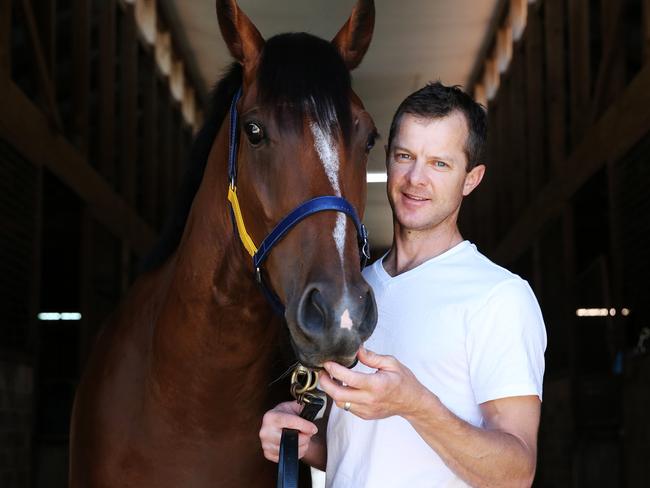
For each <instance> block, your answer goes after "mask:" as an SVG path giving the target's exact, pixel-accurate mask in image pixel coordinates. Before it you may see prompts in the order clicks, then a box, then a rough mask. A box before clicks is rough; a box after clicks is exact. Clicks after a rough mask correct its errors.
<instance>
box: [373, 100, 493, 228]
mask: <svg viewBox="0 0 650 488" xmlns="http://www.w3.org/2000/svg"><path fill="white" fill-rule="evenodd" d="M467 135H468V129H467V122H466V121H465V117H464V116H463V115H462V114H461V113H460V112H452V113H451V114H450V115H448V116H446V117H443V118H438V119H423V118H419V117H416V116H414V115H411V114H404V115H403V116H402V119H401V123H400V125H399V129H398V131H397V133H396V135H395V137H394V139H393V141H392V145H391V147H390V148H388V150H387V155H386V156H387V159H386V164H387V171H388V185H387V190H388V199H389V201H390V204H391V207H392V208H393V214H394V216H395V218H396V220H397V222H398V224H399V226H400V227H401V229H402V230H413V231H425V230H430V229H434V228H436V227H438V226H440V225H441V224H442V225H443V226H444V225H452V226H455V224H456V218H457V216H458V211H459V209H460V204H461V201H462V199H463V196H466V195H469V193H470V192H471V191H472V190H473V189H474V188H475V187H476V185H478V183H479V182H480V180H481V177H482V176H483V171H484V169H485V167H484V166H477V167H476V168H474V169H473V170H472V171H470V172H469V173H468V172H467V170H466V168H467V157H466V155H465V151H464V146H465V141H466V140H467Z"/></svg>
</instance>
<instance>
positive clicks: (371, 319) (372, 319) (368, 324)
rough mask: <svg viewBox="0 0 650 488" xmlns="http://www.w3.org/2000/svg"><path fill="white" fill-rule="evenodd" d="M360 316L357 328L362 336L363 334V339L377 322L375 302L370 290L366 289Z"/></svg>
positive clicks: (373, 328)
mask: <svg viewBox="0 0 650 488" xmlns="http://www.w3.org/2000/svg"><path fill="white" fill-rule="evenodd" d="M362 317H363V318H362V319H361V324H360V326H359V329H360V332H361V334H362V336H364V337H363V340H365V339H367V338H368V337H369V336H370V334H371V333H372V331H373V330H375V325H376V324H377V304H376V303H375V297H374V295H373V294H372V292H371V291H370V290H368V293H367V294H366V300H365V307H364V310H363V316H362Z"/></svg>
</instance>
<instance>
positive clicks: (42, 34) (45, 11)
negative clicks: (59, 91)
mask: <svg viewBox="0 0 650 488" xmlns="http://www.w3.org/2000/svg"><path fill="white" fill-rule="evenodd" d="M32 1H33V0H30V4H31V5H32V6H33V3H32ZM36 7H37V8H36V9H35V10H32V11H33V15H34V20H35V21H36V26H37V28H38V33H39V38H40V40H41V43H42V44H41V48H42V49H43V56H44V57H45V65H46V66H47V70H48V72H49V73H50V79H51V80H56V74H55V68H56V63H55V59H54V58H55V56H56V31H55V28H54V22H55V16H56V5H55V0H37V5H36Z"/></svg>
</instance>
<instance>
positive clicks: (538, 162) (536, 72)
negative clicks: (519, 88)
mask: <svg viewBox="0 0 650 488" xmlns="http://www.w3.org/2000/svg"><path fill="white" fill-rule="evenodd" d="M525 36H526V38H525V43H526V116H527V119H528V121H527V123H526V129H527V131H526V141H527V163H528V179H529V181H528V186H529V188H530V194H531V196H532V197H533V198H534V196H535V195H536V194H537V192H538V190H539V189H540V188H541V187H542V186H543V184H544V183H545V182H546V176H545V171H544V168H545V165H544V161H546V157H545V154H544V151H545V147H544V127H545V125H546V124H545V120H546V112H545V110H544V46H543V34H542V20H541V17H540V9H539V5H535V6H532V7H531V9H530V11H529V15H528V26H527V28H526V33H525Z"/></svg>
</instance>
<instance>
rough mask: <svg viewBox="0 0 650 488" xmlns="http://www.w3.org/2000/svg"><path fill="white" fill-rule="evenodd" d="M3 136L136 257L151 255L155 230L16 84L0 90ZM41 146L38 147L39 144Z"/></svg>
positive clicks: (8, 84)
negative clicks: (63, 186) (69, 191)
mask: <svg viewBox="0 0 650 488" xmlns="http://www.w3.org/2000/svg"><path fill="white" fill-rule="evenodd" d="M0 113H2V114H3V117H0V137H2V138H3V139H5V140H7V141H8V142H9V143H10V144H11V145H12V146H13V147H15V148H16V150H17V151H19V152H20V153H21V154H22V155H23V156H24V157H25V158H27V159H28V160H29V161H30V162H31V163H32V164H35V165H37V166H44V167H46V168H48V169H49V170H50V171H52V172H53V173H54V174H55V175H56V176H57V177H58V178H60V179H61V180H62V181H63V182H64V183H65V184H66V185H67V186H68V187H69V188H71V189H72V191H74V192H75V193H76V194H77V195H78V196H79V198H80V199H81V200H82V201H84V202H86V203H87V204H88V208H89V210H90V212H91V213H92V215H93V216H94V217H95V218H96V219H97V220H98V221H99V222H100V223H101V224H102V225H104V226H105V227H106V228H107V229H108V230H109V231H110V232H112V233H113V234H114V235H115V236H117V237H118V238H121V239H125V240H128V241H129V242H130V243H131V247H132V248H133V250H134V252H136V253H137V254H139V255H142V254H144V253H145V252H147V251H148V250H149V249H150V248H151V246H152V244H153V242H154V239H155V233H154V232H153V230H152V229H151V228H150V227H149V226H148V225H147V224H145V223H144V222H143V221H142V220H141V218H140V217H139V216H138V215H137V214H136V213H135V212H134V211H133V209H132V208H130V207H129V206H128V205H127V204H126V202H125V201H124V200H123V199H122V198H121V197H119V196H118V195H117V194H116V193H115V192H114V191H113V190H112V189H111V188H110V187H109V185H108V184H107V183H106V181H105V180H104V179H103V178H102V176H100V174H99V173H98V172H97V171H96V170H95V169H93V168H92V167H91V166H90V165H89V164H88V163H87V161H86V160H85V158H84V157H83V156H82V155H81V154H80V153H79V151H78V150H77V149H76V148H75V147H74V146H72V145H71V144H70V143H69V142H68V141H66V140H65V139H63V138H62V137H60V136H58V135H57V134H54V133H52V131H51V130H50V125H49V123H48V120H47V118H46V117H45V116H44V115H43V114H42V113H41V111H40V110H39V109H38V108H37V107H36V106H35V105H34V104H33V103H32V102H31V100H29V99H28V98H27V97H26V96H25V94H24V93H23V91H22V90H21V89H20V88H19V87H18V86H16V84H15V83H13V82H11V81H10V82H8V83H3V84H2V85H0ZM35 141H38V143H35Z"/></svg>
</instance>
